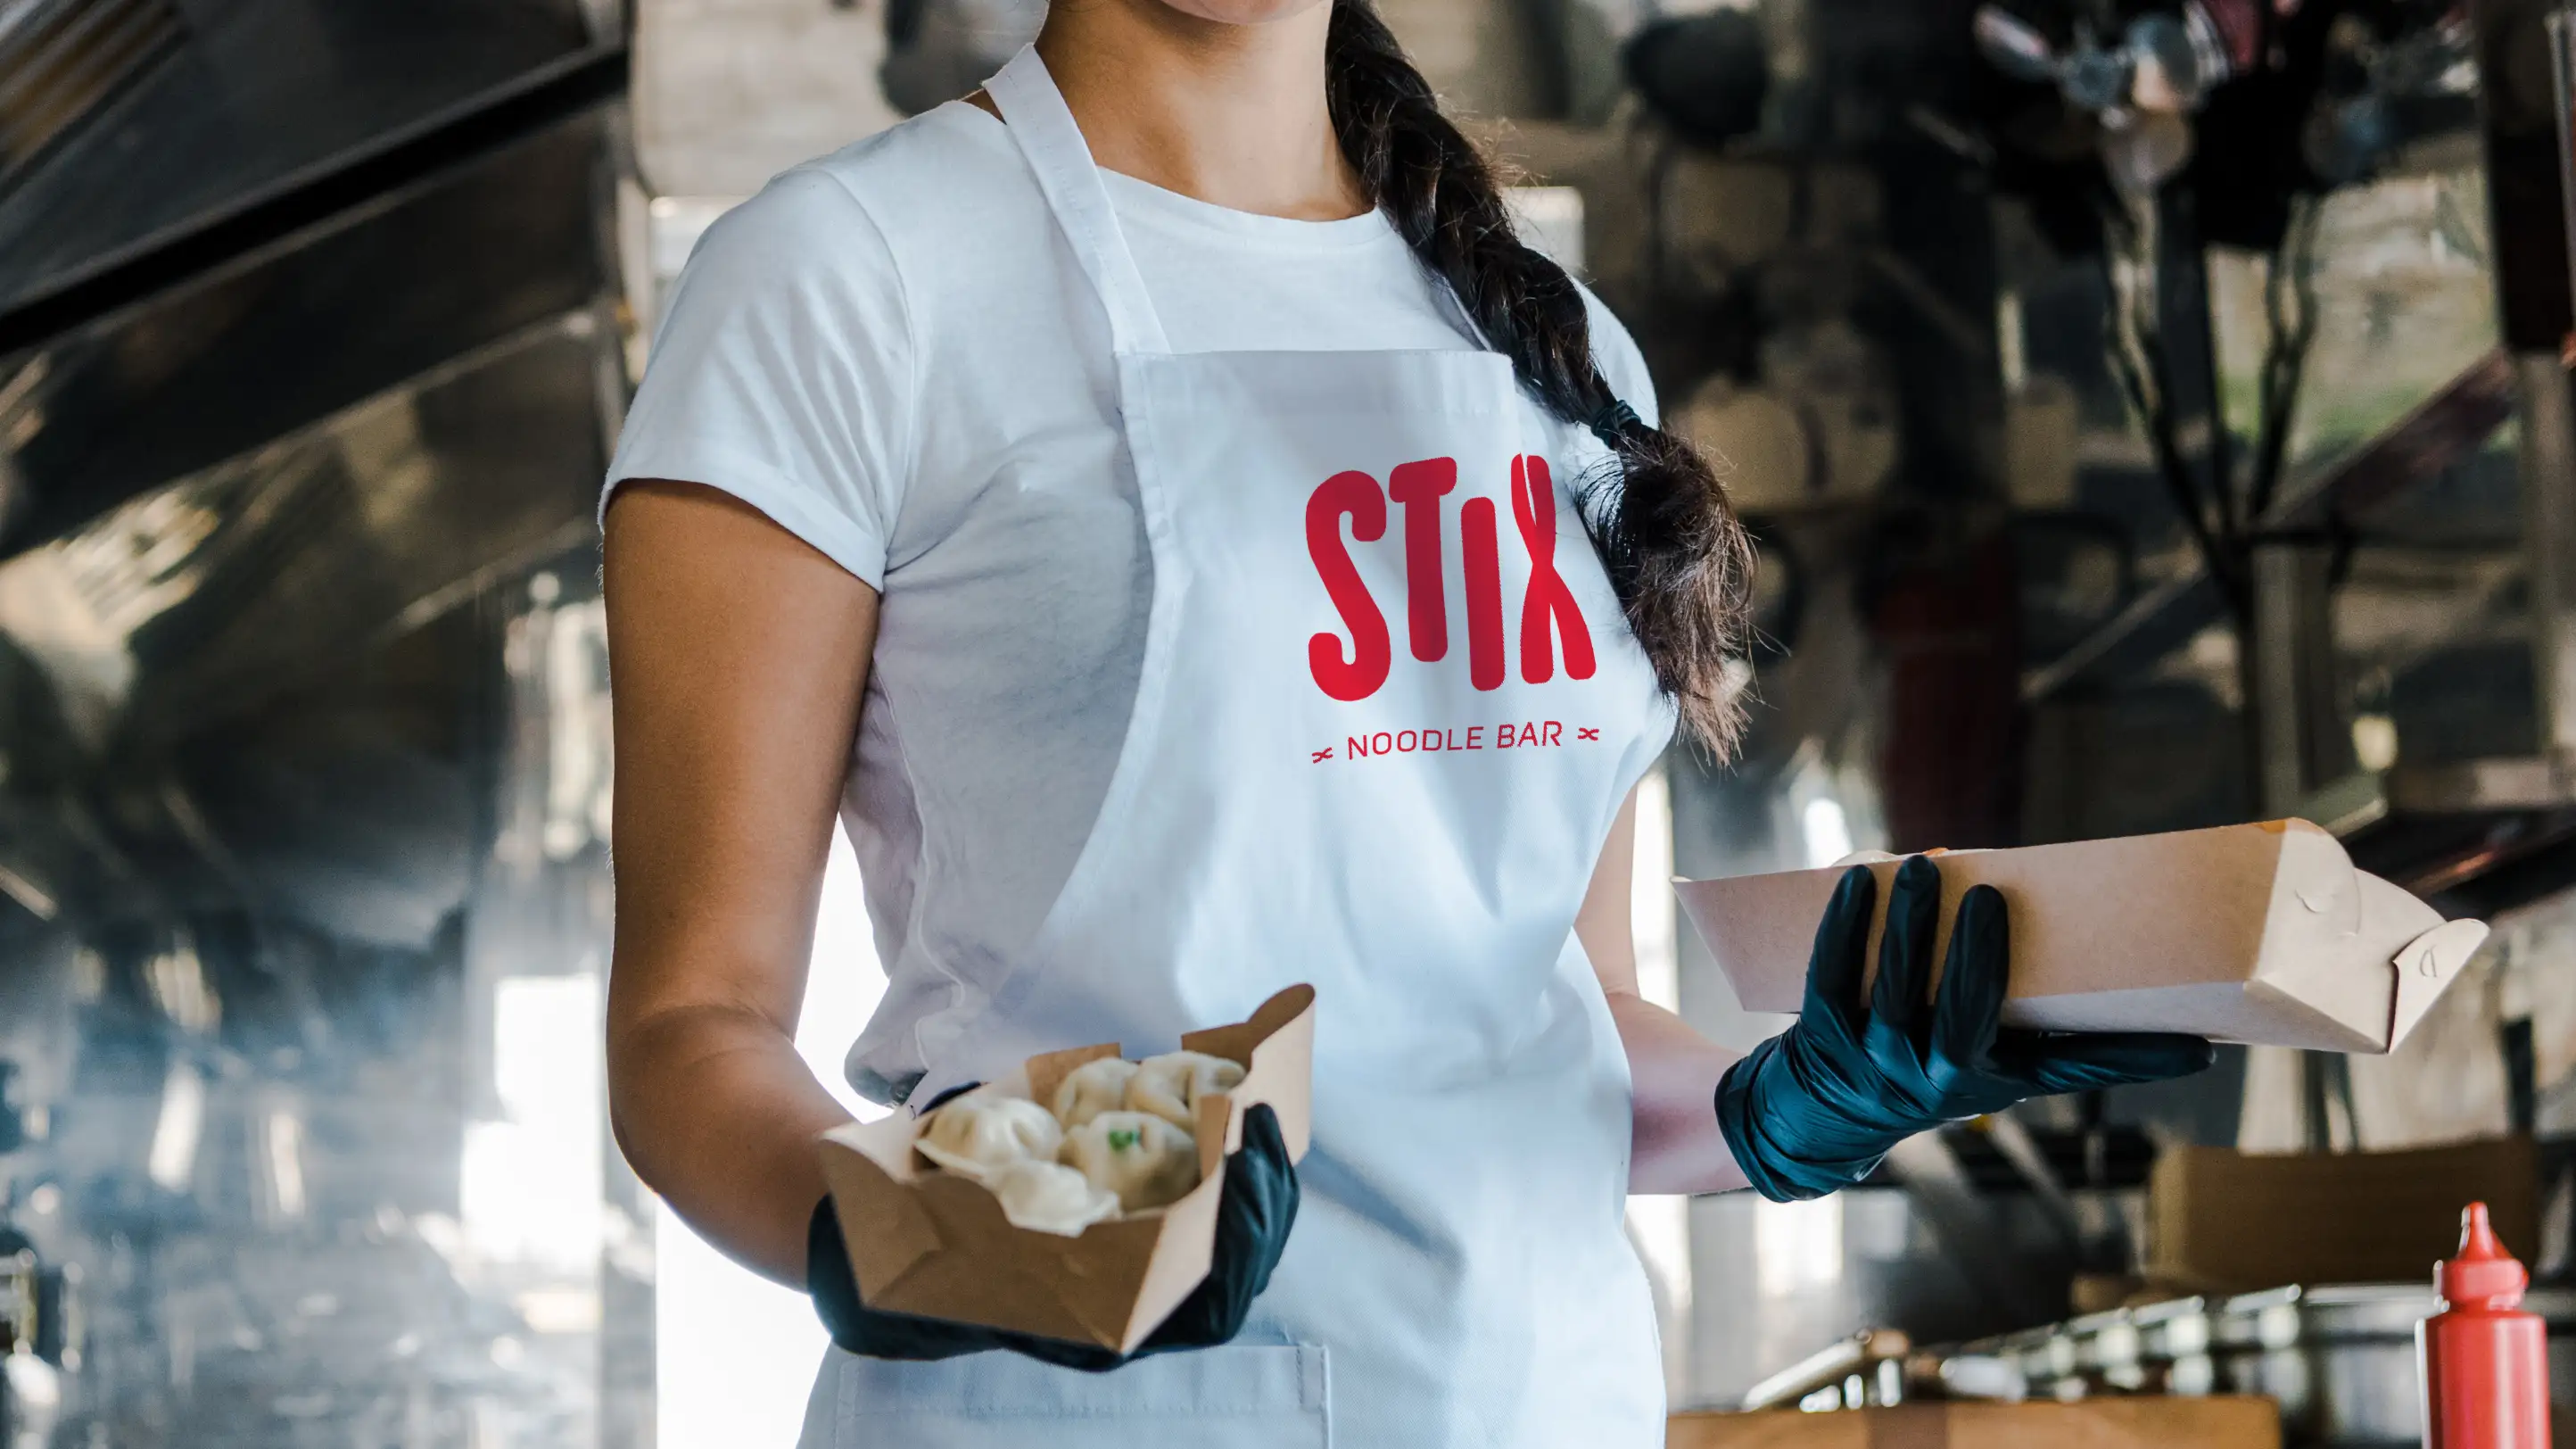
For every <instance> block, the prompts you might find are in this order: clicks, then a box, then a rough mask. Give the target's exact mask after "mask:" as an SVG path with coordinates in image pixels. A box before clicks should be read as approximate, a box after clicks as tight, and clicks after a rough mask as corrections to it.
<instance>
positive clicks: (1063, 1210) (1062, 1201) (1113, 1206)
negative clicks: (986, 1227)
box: [987, 1104, 1118, 1238]
mask: <svg viewBox="0 0 2576 1449" xmlns="http://www.w3.org/2000/svg"><path fill="white" fill-rule="evenodd" d="M1032 1105H1035V1104H1032ZM987 1186H989V1187H991V1188H992V1190H993V1196H995V1197H997V1198H1000V1199H1001V1200H1002V1216H1004V1217H1006V1218H1009V1219H1010V1220H1011V1223H1012V1225H1013V1226H1015V1227H1023V1228H1031V1229H1034V1230H1036V1231H1038V1232H1041V1233H1055V1234H1058V1235H1060V1236H1063V1237H1067V1238H1078V1237H1080V1236H1082V1230H1083V1229H1084V1228H1087V1227H1089V1226H1091V1225H1092V1224H1093V1223H1096V1222H1099V1221H1101V1220H1103V1219H1105V1218H1114V1217H1116V1216H1118V1194H1116V1193H1114V1192H1111V1191H1110V1190H1109V1189H1107V1188H1105V1187H1097V1186H1094V1185H1093V1183H1092V1181H1091V1179H1090V1178H1087V1177H1085V1176H1083V1175H1082V1174H1081V1173H1079V1172H1076V1171H1075V1170H1074V1169H1072V1168H1070V1167H1066V1166H1065V1165H1063V1164H1062V1163H1057V1162H1031V1161H1025V1160H1023V1161H1019V1162H1013V1163H1010V1164H1008V1165H1006V1166H1004V1167H1003V1168H1002V1169H1001V1170H1000V1171H998V1172H996V1173H994V1174H993V1178H992V1181H991V1182H990V1183H988V1184H987Z"/></svg>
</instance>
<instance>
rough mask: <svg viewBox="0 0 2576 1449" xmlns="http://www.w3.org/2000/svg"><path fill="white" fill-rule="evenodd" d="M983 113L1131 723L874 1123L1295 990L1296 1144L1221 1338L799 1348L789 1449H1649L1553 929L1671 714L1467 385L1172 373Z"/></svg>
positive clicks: (1564, 967)
mask: <svg viewBox="0 0 2576 1449" xmlns="http://www.w3.org/2000/svg"><path fill="white" fill-rule="evenodd" d="M987 89H988V93H989V94H990V95H991V96H992V98H993V100H994V102H995V105H996V106H997V108H998V109H999V110H1000V111H1001V112H1002V115H1003V117H1004V119H1005V120H1006V121H1007V122H1008V123H1009V127H1010V131H1011V134H1012V135H1013V136H1014V137H1015V138H1016V139H1017V140H1018V143H1019V145H1020V147H1021V149H1022V150H1023V151H1024V152H1025V153H1026V154H1027V157H1028V160H1029V164H1030V167H1031V168H1032V169H1033V170H1034V172H1035V173H1036V177H1037V180H1038V182H1039V184H1040V186H1041V187H1042V189H1043V190H1044V191H1045V193H1046V197H1047V201H1048V203H1049V205H1050V207H1051V208H1052V210H1053V211H1054V214H1055V217H1056V220H1057V222H1058V224H1059V225H1061V226H1062V228H1063V230H1064V233H1065V235H1066V237H1067V238H1068V239H1069V240H1070V242H1071V244H1072V248H1073V251H1074V253H1075V255H1076V256H1077V257H1078V258H1079V260H1080V262H1081V266H1082V269H1083V271H1084V273H1085V274H1086V275H1087V277H1088V278H1089V280H1090V282H1091V284H1092V287H1093V288H1094V289H1095V290H1096V292H1097V294H1098V296H1099V299H1100V303H1101V305H1102V306H1104V307H1105V308H1106V309H1107V313H1108V317H1109V321H1110V335H1111V338H1112V343H1113V346H1114V348H1115V351H1116V361H1117V367H1118V385H1119V400H1120V406H1121V410H1122V412H1123V415H1124V420H1125V427H1126V434H1127V442H1128V446H1129V448H1130V449H1131V450H1132V453H1133V456H1134V461H1135V471H1136V479H1137V486H1138V493H1139V497H1140V500H1141V505H1142V507H1143V510H1144V517H1145V531H1146V535H1147V537H1148V539H1149V540H1150V542H1151V546H1152V554H1153V565H1154V593H1153V605H1152V611H1151V615H1150V622H1149V624H1148V634H1147V640H1146V645H1145V654H1144V665H1143V671H1142V674H1141V677H1140V679H1139V681H1138V684H1137V690H1136V703H1135V711H1134V715H1133V717H1132V719H1131V720H1130V722H1129V725H1128V731H1127V736H1126V741H1125V744H1124V746H1123V749H1122V751H1121V753H1120V756H1119V759H1118V763H1117V766H1116V769H1115V771H1114V773H1113V775H1112V778H1111V782H1110V785H1109V789H1108V794H1107V797H1106V799H1105V800H1104V802H1103V804H1102V806H1101V811H1100V817H1099V820H1098V822H1097V824H1096V825H1095V826H1094V828H1093V831H1092V834H1091V837H1090V839H1089V840H1088V841H1087V842H1086V844H1085V845H1084V847H1083V850H1082V852H1081V855H1080V857H1079V859H1078V861H1077V863H1076V865H1075V867H1074V869H1073V872H1072V874H1071V876H1070V878H1069V879H1068V880H1067V882H1066V885H1065V888H1064V893H1063V895H1062V897H1061V898H1060V899H1059V900H1058V901H1057V902H1056V904H1055V906H1054V907H1053V910H1052V912H1051V914H1050V915H1049V916H1048V918H1047V920H1046V921H1045V923H1044V924H1043V925H1042V926H1041V927H1040V929H1039V931H1038V934H1037V937H1036V939H1035V941H1034V943H1033V944H1032V946H1031V947H1030V949H1029V951H1028V952H1027V953H1026V955H1025V957H1024V958H1023V959H1022V960H1021V961H1019V962H1017V963H1015V964H1014V965H1013V966H1012V967H1011V969H1010V970H1009V972H1008V973H1007V974H1006V975H1004V976H1003V977H1002V978H1001V979H999V980H995V981H990V982H982V983H970V990H975V991H980V992H981V993H982V998H981V1001H980V1009H977V1010H972V1011H968V1012H964V1013H952V1014H948V1015H946V1016H943V1017H940V1018H934V1019H932V1020H930V1021H927V1022H925V1023H924V1024H923V1028H922V1037H923V1049H924V1053H925V1059H926V1061H927V1062H928V1064H929V1075H928V1077H927V1078H925V1079H924V1080H923V1082H922V1083H921V1084H920V1086H919V1088H918V1089H917V1093H918V1095H917V1096H916V1098H915V1100H919V1101H928V1100H931V1099H932V1098H933V1097H934V1096H935V1095H936V1094H937V1093H938V1092H939V1091H941V1090H942V1089H943V1088H945V1087H947V1086H950V1085H954V1084H956V1083H959V1082H964V1081H970V1080H975V1079H979V1078H984V1077H989V1076H993V1075H997V1074H999V1073H1001V1072H1004V1071H1007V1070H1009V1069H1010V1067H1012V1066H1013V1065H1016V1064H1017V1063H1018V1062H1019V1061H1020V1060H1021V1059H1023V1058H1025V1057H1026V1056H1028V1055H1030V1054H1032V1053H1035V1052H1039V1051H1047V1050H1052V1049H1054V1048H1057V1047H1062V1046H1068V1045H1080V1044H1083V1043H1087V1042H1095V1041H1117V1042H1120V1043H1122V1044H1123V1045H1124V1046H1125V1048H1126V1050H1127V1053H1128V1054H1129V1055H1131V1056H1134V1055H1140V1054H1143V1053H1147V1052H1154V1051H1165V1050H1169V1049H1171V1048H1172V1047H1173V1046H1174V1045H1175V1044H1176V1039H1177V1038H1178V1036H1179V1035H1180V1033H1181V1032H1183V1031H1185V1030H1188V1029H1191V1028H1193V1027H1198V1026H1204V1025H1208V1024H1211V1023H1216V1022H1225V1021H1235V1020H1240V1019H1241V1018H1243V1017H1244V1016H1246V1015H1248V1014H1249V1013H1250V1012H1251V1010H1252V1008H1253V1007H1255V1006H1257V1005H1258V1004H1260V1002H1261V1001H1262V1000H1263V999H1264V998H1265V997H1267V996H1268V995H1269V994H1270V993H1271V992H1273V991H1275V990H1277V989H1278V988H1280V987H1282V986H1285V985H1288V984H1290V983H1293V982H1298V981H1309V982H1312V983H1314V985H1315V987H1316V988H1317V992H1318V996H1317V1002H1318V1008H1319V1012H1320V1015H1319V1019H1318V1022H1317V1026H1316V1032H1315V1048H1316V1057H1315V1091H1314V1102H1315V1130H1314V1145H1313V1149H1312V1151H1311V1153H1310V1154H1309V1156H1308V1157H1307V1159H1306V1161H1305V1163H1304V1165H1303V1167H1302V1169H1301V1172H1300V1179H1301V1182H1302V1184H1303V1188H1304V1201H1303V1206H1302V1208H1301V1210H1300V1212H1299V1214H1298V1218H1297V1224H1296V1229H1295V1232H1294V1233H1293V1235H1292V1236H1291V1237H1290V1239H1289V1243H1288V1249H1287V1254H1286V1256H1285V1258H1284V1259H1283V1260H1282V1262H1281V1263H1280V1266H1279V1271H1278V1273H1277V1275H1276V1276H1275V1277H1274V1278H1273V1279H1272V1282H1271V1285H1270V1289H1269V1291H1268V1292H1267V1293H1266V1294H1264V1295H1263V1297H1262V1298H1261V1299H1260V1301H1259V1302H1257V1303H1256V1304H1255V1305H1254V1306H1253V1318H1252V1321H1251V1323H1250V1324H1249V1325H1248V1326H1247V1327H1246V1329H1245V1331H1244V1333H1243V1334H1242V1336H1241V1338H1240V1339H1239V1340H1237V1342H1235V1343H1234V1344H1231V1345H1228V1346H1225V1347H1222V1348H1216V1349H1209V1350H1203V1351H1198V1352H1188V1353H1175V1354H1166V1355H1160V1356H1157V1357H1153V1358H1149V1359H1144V1360H1141V1361H1138V1362H1136V1363H1133V1364H1130V1365H1129V1366H1127V1367H1125V1368H1122V1369H1120V1370H1118V1371H1116V1372H1114V1373H1111V1374H1106V1375H1088V1374H1082V1373H1077V1372H1073V1371H1070V1370H1064V1369H1056V1368H1050V1367H1047V1366H1045V1365H1042V1364H1038V1363H1035V1362H1033V1361H1030V1360H1027V1359H1023V1358H1020V1357H1018V1356H1016V1355H1010V1354H998V1353H996V1354H978V1355H975V1356H973V1357H970V1358H964V1359H953V1360H949V1361H946V1362H942V1363H931V1364H916V1363H894V1362H882V1361H876V1360H864V1359H858V1358H853V1357H851V1356H850V1355H847V1354H843V1353H840V1352H838V1351H837V1350H836V1351H834V1352H833V1353H832V1354H831V1356H830V1358H829V1360H828V1361H827V1363H826V1364H825V1366H824V1371H823V1374H822V1377H821V1380H820V1381H819V1382H818V1383H817V1384H816V1386H815V1393H814V1398H813V1402H812V1404H811V1406H810V1409H809V1412H808V1416H807V1423H806V1430H805V1438H804V1440H803V1443H804V1445H805V1446H806V1449H859V1446H868V1449H874V1446H880V1445H884V1446H895V1445H901V1446H907V1449H952V1446H953V1449H1021V1446H1046V1449H1137V1446H1147V1445H1164V1444H1170V1445H1189V1446H1192V1449H1287V1446H1292V1445H1294V1446H1324V1445H1327V1444H1329V1445H1333V1446H1336V1449H1470V1446H1473V1449H1492V1446H1498V1445H1500V1446H1528V1449H1542V1446H1545V1449H1559V1446H1569V1445H1583V1446H1588V1449H1650V1446H1658V1445H1661V1444H1662V1443H1663V1432H1664V1429H1663V1408H1664V1405H1663V1380H1662V1368H1661V1355H1660V1353H1659V1351H1658V1348H1657V1344H1656V1340H1655V1327H1654V1318H1653V1310H1652V1307H1651V1300H1650V1298H1649V1295H1648V1291H1647V1287H1646V1280H1645V1275H1644V1272H1643V1270H1642V1268H1641V1267H1640V1265H1639V1263H1638V1261H1637V1258H1636V1255H1635V1253H1634V1251H1633V1250H1632V1249H1631V1247H1630V1245H1629V1243H1628V1240H1627V1238H1626V1236H1625V1234H1624V1232H1623V1231H1622V1214H1623V1210H1624V1203H1625V1195H1626V1184H1627V1174H1628V1138H1629V1130H1630V1111H1629V1087H1628V1074H1627V1066H1626V1058H1625V1057H1624V1056H1623V1054H1622V1053H1621V1050H1620V1046H1619V1039H1618V1036H1617V1033H1616V1032H1615V1030H1614V1029H1613V1027H1612V1023H1611V1020H1610V1015H1609V1010H1608V1007H1607V1005H1606V1003H1605V1001H1604V1000H1603V997H1602V993H1601V988H1600V986H1599V984H1598V982H1597V981H1596V980H1595V978H1594V976H1593V973H1592V970H1591V967H1590V965H1589V963H1588V962H1587V961H1586V959H1585V957H1584V954H1583V951H1582V949H1581V947H1580V946H1579V945H1577V944H1576V942H1575V941H1574V938H1573V934H1572V927H1573V922H1574V915H1575V909H1576V907H1577V905H1578V904H1579V903H1580V902H1581V900H1582V897H1583V893H1584V887H1585V885H1586V883H1587V881H1588V880H1589V878H1590V875H1591V872H1592V869H1593V866H1594V864H1595V863H1596V861H1597V860H1598V858H1599V855H1600V851H1601V847H1602V843H1603V841H1604V839H1605V838H1606V836H1607V833H1608V830H1609V826H1610V823H1611V821H1612V819H1613V817H1614V816H1615V814H1616V812H1617V810H1618V806H1619V802H1620V800H1621V799H1622V798H1623V797H1624V796H1625V794H1626V792H1627V791H1628V789H1629V787H1630V786H1631V785H1633V784H1634V783H1635V782H1636V780H1637V778H1638V777H1639V776H1640V775H1641V774H1642V773H1643V772H1644V771H1645V769H1646V768H1647V766H1648V765H1649V764H1650V763H1651V762H1652V761H1653V759H1654V757H1655V755H1656V754H1657V753H1658V752H1659V751H1660V750H1661V748H1662V746H1663V744H1664V742H1665V740H1666V738H1667V737H1668V736H1669V734H1670V732H1671V713H1670V710H1669V708H1668V706H1667V705H1666V704H1665V703H1664V702H1663V701H1662V700H1661V698H1660V697H1659V696H1658V694H1657V692H1656V690H1655V687H1654V681H1653V675H1652V673H1651V671H1650V669H1649V668H1648V666H1647V663H1646V661H1645V658H1644V656H1643V654H1642V653H1641V652H1640V651H1639V649H1638V647H1637V645H1636V643H1635V641H1634V639H1633V638H1632V637H1631V636H1630V635H1629V633H1628V631H1627V629H1626V627H1625V625H1624V623H1623V621H1622V619H1621V616H1620V614H1619V610H1618V606H1617V603H1616V601H1615V600H1614V598H1613V597H1612V594H1611V590H1610V587H1609V583H1608V581H1607V579H1606V578H1605V577H1604V575H1603V573H1602V570H1601V568H1600V566H1599V563H1598V562H1597V560H1596V559H1595V557H1594V555H1593V552H1592V550H1591V548H1590V547H1589V545H1588V544H1587V542H1586V540H1585V537H1584V534H1583V532H1582V529H1581V526H1580V525H1579V523H1578V522H1577V521H1576V517H1575V514H1574V511H1573V508H1572V505H1571V502H1570V496H1569V494H1568V492H1567V487H1566V485H1567V484H1568V483H1570V482H1572V481H1574V477H1575V473H1574V470H1575V469H1576V468H1577V467H1579V466H1580V465H1581V461H1582V459H1583V458H1584V457H1587V456H1588V457H1598V456H1599V453H1598V449H1597V448H1591V449H1590V450H1589V451H1588V452H1585V453H1578V449H1579V448H1582V447H1583V446H1584V445H1585V444H1588V443H1589V440H1588V439H1583V440H1581V442H1578V437H1579V434H1578V432H1577V430H1575V429H1571V428H1568V427H1565V426H1564V425H1562V424H1559V423H1557V422H1556V421H1555V420H1553V419H1551V418H1549V417H1547V416H1546V415H1544V414H1543V413H1541V412H1540V411H1539V410H1538V409H1536V408H1535V407H1533V406H1532V405H1531V404H1530V403H1528V402H1527V401H1526V400H1525V398H1524V397H1523V395H1522V393H1521V391H1520V389H1519V387H1518V386H1517V384H1516V382H1515V380H1514V379H1513V376H1512V373H1511V368H1510V365H1509V364H1508V363H1507V362H1506V361H1505V360H1504V359H1503V358H1502V357H1501V356H1499V355H1498V354H1495V353H1492V352H1485V351H1465V350H1460V351H1450V352H1333V353H1318V352H1307V353H1299V352H1227V353H1191V354H1174V353H1172V352H1170V351H1169V350H1168V347H1167V345H1166V343H1165V341H1164V337H1163V329H1162V325H1161V322H1160V321H1159V320H1158V319H1157V317H1156V316H1155V313H1154V309H1153V305H1152V303H1151V301H1150V300H1149V299H1148V297H1147V295H1146V292H1145V289H1144V286H1143V284H1142V281H1141V280H1140V278H1139V277H1138V275H1137V272H1136V267H1135V263H1134V260H1133V259H1132V258H1131V257H1130V256H1129V254H1128V251H1127V248H1126V244H1125V242H1124V240H1123V239H1122V238H1121V236H1120V234H1119V228H1118V222H1117V218H1116V216H1115V215H1114V213H1113V212H1112V211H1111V209H1110V203H1109V197H1108V193H1107V191H1106V190H1105V189H1104V188H1103V187H1102V185H1101V182H1100V177H1099V173H1098V171H1097V170H1095V169H1094V167H1093V165H1092V162H1091V157H1090V153H1089V150H1088V148H1087V146H1086V145H1085V143H1084V141H1083V139H1082V135H1081V133H1080V132H1079V131H1078V130H1077V129H1076V127H1075V125H1074V121H1073V116H1072V114H1071V112H1069V111H1068V110H1067V109H1066V107H1065V104H1064V101H1063V98H1062V97H1061V95H1060V94H1059V93H1058V92H1057V90H1056V88H1055V85H1054V83H1053V82H1052V81H1051V80H1050V79H1049V78H1048V76H1047V73H1046V69H1045V66H1044V65H1043V64H1042V63H1041V62H1040V61H1039V60H1038V58H1037V55H1036V52H1035V51H1034V50H1030V51H1023V52H1022V53H1021V54H1020V56H1019V57H1018V58H1017V59H1016V60H1014V61H1012V62H1011V64H1010V65H1009V66H1008V67H1007V68H1005V69H1004V70H1003V71H1002V73H1001V74H1000V75H999V76H996V77H995V78H994V79H993V81H992V82H991V84H990V85H989V87H988V88H987Z"/></svg>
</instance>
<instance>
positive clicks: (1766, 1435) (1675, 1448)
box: [1664, 1397, 2281, 1449]
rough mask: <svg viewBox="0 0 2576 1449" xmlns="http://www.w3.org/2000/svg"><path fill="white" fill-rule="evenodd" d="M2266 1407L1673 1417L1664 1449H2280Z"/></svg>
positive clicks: (2121, 1405) (2155, 1401) (2163, 1404)
mask: <svg viewBox="0 0 2576 1449" xmlns="http://www.w3.org/2000/svg"><path fill="white" fill-rule="evenodd" d="M2280 1443H2281V1414H2280V1410H2279V1409H2277V1408H2276V1407H2274V1405H2273V1403H2272V1401H2271V1400H2270V1399H2254V1398H2232V1397H2220V1398H2203V1399H2183V1398H2147V1397H2139V1398H2127V1397H2121V1398H2098V1399H2086V1400H2083V1401H2081V1402H2078V1403H2072V1404H2059V1403H2029V1404H1988V1403H1970V1402H1952V1403H1915V1404H1900V1405H1898V1406H1896V1407H1894V1408H1887V1409H1849V1410H1834V1411H1832V1412H1829V1413H1822V1414H1802V1413H1799V1412H1798V1411H1796V1410H1794V1409H1764V1410H1762V1411H1760V1412H1757V1413H1751V1414H1675V1415H1673V1417H1672V1419H1671V1420H1670V1421H1669V1423H1668V1424H1667V1426H1666V1429H1665V1434H1664V1449H2280Z"/></svg>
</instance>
